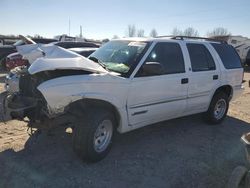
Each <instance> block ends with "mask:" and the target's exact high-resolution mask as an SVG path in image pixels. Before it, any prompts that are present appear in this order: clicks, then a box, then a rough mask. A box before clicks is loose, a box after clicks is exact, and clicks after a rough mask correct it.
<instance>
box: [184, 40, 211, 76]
mask: <svg viewBox="0 0 250 188" xmlns="http://www.w3.org/2000/svg"><path fill="white" fill-rule="evenodd" d="M187 48H188V52H189V56H190V60H191V65H192V71H193V72H198V71H209V70H215V63H214V59H213V57H212V56H211V54H210V52H209V51H208V49H207V48H206V47H205V46H204V45H203V44H187Z"/></svg>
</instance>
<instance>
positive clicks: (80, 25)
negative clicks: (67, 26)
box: [80, 25, 82, 38]
mask: <svg viewBox="0 0 250 188" xmlns="http://www.w3.org/2000/svg"><path fill="white" fill-rule="evenodd" d="M80 38H82V26H81V25H80Z"/></svg>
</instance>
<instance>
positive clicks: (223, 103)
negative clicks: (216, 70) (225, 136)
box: [204, 92, 229, 124]
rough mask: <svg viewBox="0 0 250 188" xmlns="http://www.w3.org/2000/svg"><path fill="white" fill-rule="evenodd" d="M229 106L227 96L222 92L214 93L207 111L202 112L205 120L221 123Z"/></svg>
mask: <svg viewBox="0 0 250 188" xmlns="http://www.w3.org/2000/svg"><path fill="white" fill-rule="evenodd" d="M228 107H229V99H228V96H227V95H226V94H225V93H224V92H218V93H216V94H215V95H214V97H213V99H212V101H211V103H210V106H209V109H208V111H207V112H206V113H205V114H204V115H205V118H206V120H207V121H208V122H209V123H212V124H218V123H221V122H222V121H223V120H224V118H225V117H226V115H227V111H228Z"/></svg>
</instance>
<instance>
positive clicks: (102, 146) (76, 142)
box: [73, 109, 115, 162]
mask: <svg viewBox="0 0 250 188" xmlns="http://www.w3.org/2000/svg"><path fill="white" fill-rule="evenodd" d="M86 113H87V114H86V115H84V117H82V118H79V119H77V122H76V125H75V128H74V131H73V148H74V150H75V152H76V153H77V154H78V155H79V157H80V158H81V159H82V160H84V161H87V162H97V161H100V160H102V159H103V158H104V157H106V155H107V154H108V153H109V151H110V149H111V143H112V139H113V132H114V125H115V118H114V115H113V113H112V112H110V111H108V110H106V109H94V110H90V111H88V112H86Z"/></svg>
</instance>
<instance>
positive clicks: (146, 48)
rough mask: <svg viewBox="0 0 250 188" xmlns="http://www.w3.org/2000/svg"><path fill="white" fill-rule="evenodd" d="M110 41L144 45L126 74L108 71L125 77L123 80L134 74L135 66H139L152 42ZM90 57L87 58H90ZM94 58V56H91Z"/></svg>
mask: <svg viewBox="0 0 250 188" xmlns="http://www.w3.org/2000/svg"><path fill="white" fill-rule="evenodd" d="M111 41H121V42H123V41H124V42H143V43H146V45H145V47H144V49H143V50H142V52H141V53H140V54H139V56H138V57H137V58H136V60H135V62H134V63H133V64H132V65H131V66H130V68H129V70H128V72H126V73H120V72H115V71H112V70H110V69H109V71H110V72H115V73H118V74H120V76H121V77H125V78H129V77H130V76H131V74H132V73H133V72H134V70H135V68H136V67H137V65H138V64H139V62H140V61H141V59H142V57H143V56H144V55H145V53H146V52H147V51H148V49H149V47H150V45H151V43H152V42H150V41H147V40H143V41H137V40H133V39H131V40H130V39H127V40H123V39H122V40H119V39H115V40H111ZM111 41H110V42H111ZM91 55H92V54H91ZM91 55H90V56H89V57H88V58H90V57H91ZM93 57H95V56H93Z"/></svg>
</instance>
